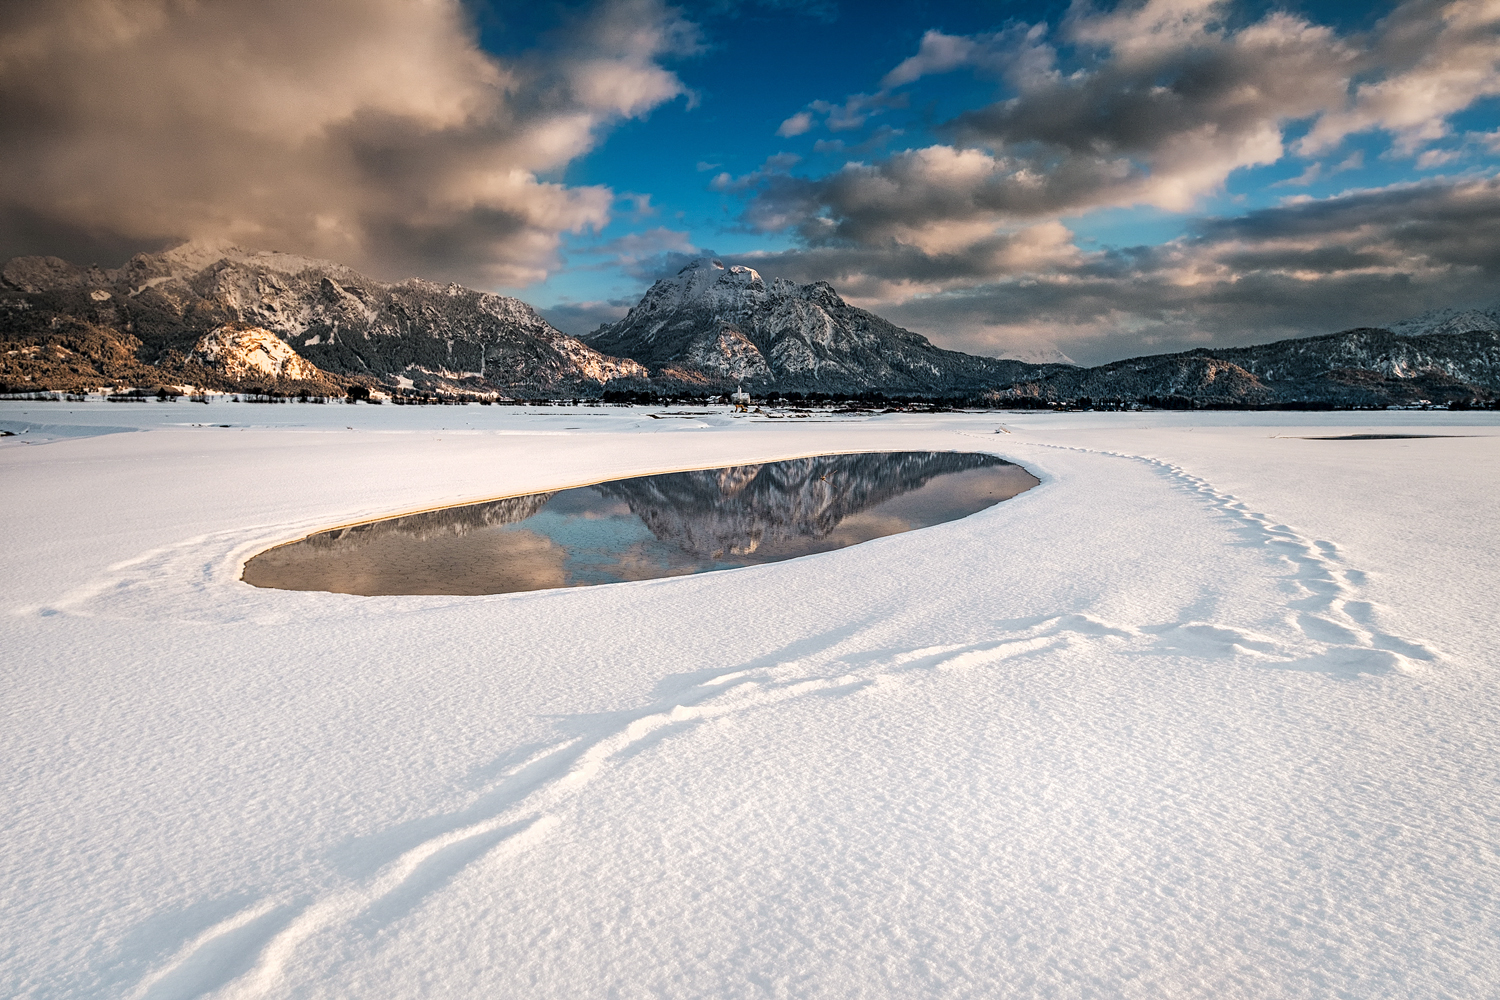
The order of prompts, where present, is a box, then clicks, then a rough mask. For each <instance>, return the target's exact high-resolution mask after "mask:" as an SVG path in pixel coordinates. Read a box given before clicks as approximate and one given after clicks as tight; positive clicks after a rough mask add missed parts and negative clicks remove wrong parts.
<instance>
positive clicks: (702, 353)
mask: <svg viewBox="0 0 1500 1000" xmlns="http://www.w3.org/2000/svg"><path fill="white" fill-rule="evenodd" d="M583 339H584V340H585V341H587V342H588V343H589V344H590V345H592V346H594V347H595V348H597V349H599V350H601V351H604V352H607V353H611V354H617V355H619V356H621V357H629V358H633V359H635V360H637V361H639V362H641V363H642V364H645V365H647V366H649V367H650V368H651V369H652V371H653V373H654V374H656V375H658V376H662V377H666V378H669V379H674V378H675V379H679V380H682V381H686V382H694V381H698V382H703V383H706V384H713V385H728V384H730V383H734V382H740V381H743V382H745V383H747V384H750V385H754V386H760V387H775V388H778V389H798V390H821V391H831V392H860V391H865V390H874V389H879V390H886V391H897V392H902V391H905V392H927V393H933V392H948V391H974V390H976V389H984V388H989V387H991V386H993V385H996V384H1004V383H1005V382H1007V381H1010V380H1012V379H1014V378H1015V377H1017V376H1020V375H1025V374H1030V373H1034V372H1037V371H1042V370H1045V369H1039V368H1037V367H1036V366H1033V365H1028V364H1026V363H1024V362H1019V361H1002V360H998V359H995V358H982V357H977V356H974V355H968V354H960V353H958V352H957V351H945V350H942V349H940V348H938V347H934V346H933V345H932V344H931V343H930V342H929V341H928V340H927V339H926V338H925V337H922V336H919V335H918V334H915V333H912V332H911V331H909V330H903V329H901V328H900V327H897V326H895V325H893V324H891V323H889V322H887V321H886V320H884V319H881V318H880V317H879V316H876V315H875V314H873V313H870V312H866V311H865V310H863V309H858V308H855V307H854V306H851V305H849V304H848V303H846V302H845V301H844V300H843V299H842V298H840V297H839V295H838V293H837V292H836V291H834V289H833V286H831V285H829V284H828V283H827V282H824V281H815V282H812V283H811V284H807V285H798V284H796V283H795V282H793V281H789V280H787V279H785V278H778V279H776V280H775V281H774V282H772V283H771V285H770V286H769V287H768V286H767V285H766V283H765V281H764V280H763V279H762V278H761V276H760V274H759V273H758V272H756V271H755V270H754V269H753V268H749V267H743V266H740V265H734V266H730V267H726V266H725V265H724V264H723V262H721V261H718V260H715V259H712V258H702V259H699V260H696V261H694V262H692V263H690V264H688V265H687V266H686V267H684V268H683V269H682V270H681V271H680V272H678V273H677V274H676V275H674V276H673V277H670V278H663V279H661V280H659V281H657V282H656V283H655V284H653V285H652V286H651V288H650V289H648V290H647V291H646V293H645V295H643V296H642V297H641V300H640V302H638V303H637V304H636V305H635V307H634V308H632V309H631V310H630V312H629V313H628V314H627V315H626V316H625V317H624V318H623V319H621V320H620V321H619V322H617V323H614V324H612V325H609V326H605V327H601V328H599V329H598V330H595V331H594V332H593V333H591V334H589V335H587V336H586V337H584V338H583Z"/></svg>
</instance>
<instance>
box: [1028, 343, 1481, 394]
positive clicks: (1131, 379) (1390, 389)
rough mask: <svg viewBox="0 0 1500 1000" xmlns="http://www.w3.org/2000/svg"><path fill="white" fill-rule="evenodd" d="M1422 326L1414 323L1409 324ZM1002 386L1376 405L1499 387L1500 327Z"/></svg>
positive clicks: (1288, 348)
mask: <svg viewBox="0 0 1500 1000" xmlns="http://www.w3.org/2000/svg"><path fill="white" fill-rule="evenodd" d="M1414 328H1415V329H1420V328H1421V327H1420V326H1418V325H1416V324H1413V325H1412V326H1409V327H1408V329H1414ZM1006 394H1007V395H1011V396H1019V397H1032V398H1036V399H1043V400H1076V399H1080V398H1083V397H1088V398H1089V399H1093V400H1106V399H1119V400H1131V401H1133V400H1139V399H1144V398H1150V397H1156V398H1167V397H1173V396H1175V397H1179V398H1186V399H1190V400H1193V401H1194V402H1197V403H1202V404H1210V405H1213V404H1218V405H1288V404H1302V403H1326V404H1332V405H1343V406H1382V405H1389V404H1392V403H1411V402H1416V401H1418V400H1421V399H1427V400H1431V401H1433V402H1447V401H1451V400H1455V399H1465V400H1467V399H1473V398H1479V399H1491V398H1494V397H1495V396H1496V395H1497V394H1500V330H1489V331H1485V330H1471V331H1466V332H1443V333H1417V334H1407V335H1402V334H1398V333H1395V332H1393V331H1391V330H1384V329H1357V330H1346V331H1344V332H1342V333H1331V334H1326V335H1324V336H1321V337H1303V338H1297V339H1293V340H1280V341H1276V342H1275V343H1270V344H1258V345H1255V346H1253V347H1231V348H1215V349H1212V350H1209V349H1198V350H1194V351H1185V352H1181V353H1177V354H1158V355H1151V356H1147V357H1140V358H1127V359H1125V360H1123V361H1115V362H1111V363H1109V364H1104V365H1099V366H1097V367H1094V368H1080V369H1071V370H1060V371H1052V372H1047V373H1043V374H1041V375H1040V376H1039V377H1037V378H1035V379H1032V380H1027V381H1025V382H1020V383H1017V384H1015V385H1013V386H1012V387H1010V389H1009V390H1008V391H1007V393H1006Z"/></svg>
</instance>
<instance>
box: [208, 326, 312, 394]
mask: <svg viewBox="0 0 1500 1000" xmlns="http://www.w3.org/2000/svg"><path fill="white" fill-rule="evenodd" d="M188 360H189V361H194V362H197V363H198V364H201V365H203V366H204V367H205V368H216V369H218V370H219V371H220V372H222V373H223V374H224V376H225V377H227V378H229V379H232V380H235V381H242V380H244V379H254V380H257V381H260V382H265V381H267V380H270V381H272V382H279V381H281V380H282V379H291V380H292V381H298V382H303V381H312V380H315V379H317V378H318V376H319V375H320V374H321V373H320V372H319V371H318V368H317V366H316V365H314V364H312V363H311V362H309V361H306V360H304V359H303V357H302V356H301V355H300V354H298V353H297V352H296V351H294V350H292V349H291V348H290V347H288V346H287V345H286V342H285V341H284V340H282V339H281V338H280V337H278V336H276V334H274V333H272V332H271V331H269V330H264V329H262V328H260V327H258V326H234V325H231V324H228V323H226V324H225V325H223V326H220V327H215V328H214V329H213V330H211V331H210V332H208V333H207V334H205V335H203V336H202V337H199V338H198V342H197V343H196V344H194V345H193V351H192V353H191V354H189V355H188Z"/></svg>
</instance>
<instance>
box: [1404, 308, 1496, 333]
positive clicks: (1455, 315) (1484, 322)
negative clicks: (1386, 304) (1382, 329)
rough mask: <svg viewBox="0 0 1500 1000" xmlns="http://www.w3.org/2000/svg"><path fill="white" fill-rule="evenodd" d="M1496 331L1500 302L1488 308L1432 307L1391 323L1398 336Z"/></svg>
mask: <svg viewBox="0 0 1500 1000" xmlns="http://www.w3.org/2000/svg"><path fill="white" fill-rule="evenodd" d="M1476 330H1477V331H1479V332H1480V333H1495V332H1497V331H1500V302H1496V303H1495V304H1494V305H1491V306H1490V307H1489V308H1487V309H1430V310H1428V311H1427V312H1424V313H1423V314H1422V315H1420V316H1413V317H1412V318H1411V319H1404V320H1402V321H1401V322H1399V323H1394V324H1392V325H1391V332H1392V333H1394V334H1396V335H1397V336H1398V337H1424V336H1431V335H1434V334H1445V333H1473V332H1474V331H1476Z"/></svg>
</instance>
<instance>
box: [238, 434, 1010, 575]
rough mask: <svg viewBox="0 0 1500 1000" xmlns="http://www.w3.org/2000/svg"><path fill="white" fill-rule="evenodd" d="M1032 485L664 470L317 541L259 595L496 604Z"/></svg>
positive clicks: (890, 526) (935, 475) (938, 515)
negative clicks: (461, 598)
mask: <svg viewBox="0 0 1500 1000" xmlns="http://www.w3.org/2000/svg"><path fill="white" fill-rule="evenodd" d="M1035 485H1037V479H1036V477H1035V476H1032V475H1031V474H1029V473H1028V472H1026V470H1024V469H1022V468H1021V467H1020V466H1017V465H1013V464H1011V463H1010V462H1006V461H1004V460H1003V459H999V458H996V457H995V456H993V455H982V454H972V453H970V454H965V453H960V452H874V453H866V454H854V455H815V456H812V457H809V458H797V459H790V460H788V461H784V462H767V463H760V464H755V465H736V466H728V467H725V468H720V469H702V470H694V471H688V472H671V473H667V474H665V475H660V476H638V477H635V478H632V479H621V480H616V481H614V482H608V483H597V484H594V485H591V486H581V487H576V488H574V489H569V490H558V491H554V492H549V493H532V494H527V495H525V496H519V497H507V498H503V499H499V500H491V501H487V502H485V503H479V504H465V505H463V506H459V507H447V508H443V509H440V510H433V511H423V512H420V513H416V514H408V515H406V516H404V517H394V518H385V519H382V520H379V521H370V522H367V523H365V524H357V525H351V526H348V527H343V528H337V529H332V530H329V531H320V532H318V533H316V534H313V535H309V536H308V537H307V538H305V539H302V540H300V541H296V542H291V543H288V544H286V545H280V546H277V547H276V548H274V549H271V550H269V551H267V552H263V553H261V554H260V555H257V556H255V557H254V558H252V559H251V560H250V561H249V562H248V563H246V565H245V572H244V576H243V579H244V580H245V582H246V583H249V584H252V585H253V586H256V587H273V588H278V589H281V590H324V591H330V592H333V593H339V594H363V595H367V596H374V595H391V594H508V593H518V592H521V591H527V590H546V589H549V588H552V587H580V586H588V585H591V584H600V583H619V582H622V581H626V580H651V579H656V578H658V577H664V576H682V575H685V574H688V573H704V572H708V571H710V570H721V569H731V568H734V567H740V566H756V565H762V564H765V563H772V562H780V561H781V560H783V559H794V558H796V557H798V556H805V555H812V554H814V553H817V552H831V551H833V550H834V549H841V548H844V547H845V546H849V545H857V544H859V543H860V542H867V541H869V540H870V539H872V538H881V537H883V536H885V535H895V534H899V533H901V532H903V531H912V530H914V529H916V528H925V527H929V526H931V525H934V524H941V523H943V522H944V521H953V520H956V519H958V518H961V517H967V516H969V515H970V514H973V513H976V512H978V511H981V510H984V509H986V508H988V507H992V506H994V505H995V504H997V503H999V502H1001V501H1002V500H1008V499H1010V498H1011V497H1013V496H1015V495H1016V494H1017V493H1020V492H1022V491H1024V490H1027V489H1030V488H1031V487H1033V486H1035Z"/></svg>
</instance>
